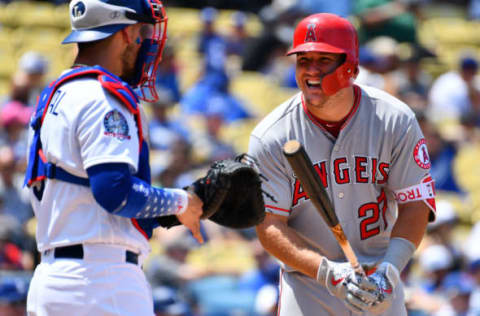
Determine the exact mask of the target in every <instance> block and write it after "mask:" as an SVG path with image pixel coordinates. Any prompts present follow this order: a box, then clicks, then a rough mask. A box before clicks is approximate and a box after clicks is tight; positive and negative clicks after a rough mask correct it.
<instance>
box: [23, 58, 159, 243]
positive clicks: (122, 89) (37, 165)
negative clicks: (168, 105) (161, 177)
mask: <svg viewBox="0 0 480 316" xmlns="http://www.w3.org/2000/svg"><path fill="white" fill-rule="evenodd" d="M85 77H91V78H95V79H97V80H98V81H99V82H100V84H101V85H102V87H103V88H104V89H105V90H106V91H108V92H109V93H110V94H112V95H113V96H115V97H116V98H117V100H118V101H120V103H122V104H123V105H124V106H125V107H126V108H127V109H128V110H129V111H130V113H132V114H133V115H134V117H135V121H136V123H137V130H138V142H139V145H140V146H139V147H140V148H139V160H138V161H139V167H138V172H137V174H136V175H135V176H136V177H138V178H140V179H142V180H144V181H146V182H147V183H149V184H150V182H151V179H150V165H149V153H148V145H147V142H146V141H145V140H144V139H143V133H142V122H141V117H140V110H139V108H138V102H139V100H138V98H137V96H136V94H135V92H134V91H133V90H132V89H131V88H130V87H129V86H128V85H127V84H126V83H125V82H123V81H122V80H121V79H120V78H119V77H117V76H115V75H114V74H112V73H110V72H109V71H107V70H105V69H103V68H102V67H100V66H94V67H82V68H76V69H73V70H71V71H69V72H67V73H65V74H64V75H62V76H61V77H60V78H58V79H57V80H55V81H53V82H52V83H51V84H50V85H48V86H47V87H46V88H45V89H44V90H43V91H42V93H41V94H40V97H39V99H38V102H37V107H36V110H35V113H34V115H33V117H32V119H31V122H30V126H31V127H32V128H33V130H34V136H33V139H32V144H31V145H30V150H29V156H28V165H27V170H26V172H25V179H24V186H25V185H26V186H28V187H31V188H32V190H33V192H34V193H35V196H36V197H37V198H38V200H41V199H42V196H43V190H44V187H45V184H44V181H45V180H46V179H56V180H60V181H65V182H69V183H74V184H78V185H83V186H87V187H88V186H90V183H89V180H88V178H82V177H78V176H75V175H73V174H71V173H69V172H67V171H65V170H64V169H62V168H60V167H58V166H56V165H55V164H53V163H51V162H48V161H47V159H46V157H45V155H44V153H43V151H42V142H41V139H40V129H41V127H42V124H43V120H44V118H45V115H46V114H47V111H48V107H49V105H50V104H51V103H52V102H55V101H60V100H55V98H56V96H55V92H56V91H57V89H58V88H59V87H60V86H61V85H62V84H64V83H66V82H68V81H71V80H75V79H79V78H85ZM35 183H39V185H35V186H33V187H32V185H34V184H35ZM132 222H133V224H134V225H135V227H139V224H138V221H137V220H135V219H132ZM147 235H148V234H147Z"/></svg>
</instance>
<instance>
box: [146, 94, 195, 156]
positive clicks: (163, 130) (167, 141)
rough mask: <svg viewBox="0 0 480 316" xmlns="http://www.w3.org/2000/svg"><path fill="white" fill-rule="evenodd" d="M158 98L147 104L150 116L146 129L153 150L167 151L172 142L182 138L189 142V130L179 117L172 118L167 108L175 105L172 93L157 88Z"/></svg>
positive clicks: (169, 108)
mask: <svg viewBox="0 0 480 316" xmlns="http://www.w3.org/2000/svg"><path fill="white" fill-rule="evenodd" d="M157 92H158V93H159V96H160V99H159V100H158V101H157V102H155V103H150V104H148V105H149V106H150V109H151V113H152V117H151V119H150V122H149V125H148V129H149V136H150V144H151V146H152V149H153V150H163V151H169V150H170V149H171V148H172V146H173V144H174V143H176V142H178V141H180V140H183V141H186V142H189V138H190V135H189V131H188V128H187V127H186V126H185V124H184V123H183V122H182V121H181V120H180V119H172V118H171V117H170V116H169V112H168V111H169V110H171V109H172V107H173V106H174V105H175V103H174V101H173V99H170V98H171V97H172V95H171V94H170V93H168V92H166V91H165V90H158V91H157Z"/></svg>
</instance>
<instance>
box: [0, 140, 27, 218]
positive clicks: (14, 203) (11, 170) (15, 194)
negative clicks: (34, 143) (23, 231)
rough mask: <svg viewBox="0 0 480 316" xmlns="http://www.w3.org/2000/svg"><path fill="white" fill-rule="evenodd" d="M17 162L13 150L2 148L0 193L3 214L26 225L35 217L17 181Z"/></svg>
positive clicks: (0, 152) (0, 150)
mask: <svg viewBox="0 0 480 316" xmlns="http://www.w3.org/2000/svg"><path fill="white" fill-rule="evenodd" d="M15 169H16V161H15V156H14V153H13V150H12V149H11V148H10V147H8V146H3V147H0V180H1V183H0V191H1V194H2V196H3V214H5V215H9V216H12V217H13V218H15V220H17V221H18V223H19V224H21V225H23V224H25V223H26V222H27V221H28V220H29V219H30V218H32V217H33V210H32V208H31V206H30V203H29V202H28V201H26V200H25V199H24V198H23V197H22V194H21V186H19V185H18V184H16V183H15V182H14V181H15V178H14V176H15Z"/></svg>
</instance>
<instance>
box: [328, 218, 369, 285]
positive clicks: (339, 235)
mask: <svg viewBox="0 0 480 316" xmlns="http://www.w3.org/2000/svg"><path fill="white" fill-rule="evenodd" d="M331 230H332V232H333V235H334V236H335V238H336V239H337V241H338V244H339V245H340V247H341V248H342V251H343V253H344V255H345V257H346V258H347V260H348V262H350V265H351V266H352V269H353V271H355V274H356V275H357V276H360V277H366V275H367V274H366V273H365V271H364V270H363V268H362V266H361V265H360V263H359V262H358V259H357V256H356V255H355V252H354V251H353V249H352V246H350V243H349V242H348V239H347V237H346V236H345V233H344V231H343V229H342V226H341V225H340V223H339V224H337V225H335V226H333V227H332V228H331Z"/></svg>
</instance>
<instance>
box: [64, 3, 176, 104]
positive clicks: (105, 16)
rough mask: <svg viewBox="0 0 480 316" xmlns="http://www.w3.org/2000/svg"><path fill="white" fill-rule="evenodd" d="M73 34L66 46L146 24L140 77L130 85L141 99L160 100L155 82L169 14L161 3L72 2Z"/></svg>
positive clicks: (140, 58) (139, 60)
mask: <svg viewBox="0 0 480 316" xmlns="http://www.w3.org/2000/svg"><path fill="white" fill-rule="evenodd" d="M70 20H71V23H72V32H71V33H70V34H69V35H68V36H67V37H66V38H65V40H64V41H63V42H62V44H68V43H84V42H93V41H98V40H101V39H104V38H107V37H109V36H111V35H113V34H115V33H116V32H118V31H120V30H122V29H124V28H125V27H127V26H128V25H131V24H136V23H139V22H142V23H146V24H145V25H144V26H143V27H142V29H141V42H140V43H139V44H140V45H141V47H140V50H139V53H138V57H137V60H136V66H135V68H136V70H135V73H136V76H135V78H133V79H132V80H130V82H128V83H129V84H130V85H131V86H132V87H133V88H135V89H136V92H137V94H138V96H139V98H140V99H142V100H144V101H148V102H155V101H157V100H158V95H157V92H156V90H155V79H156V72H157V68H158V64H159V63H160V60H161V59H162V52H163V48H164V46H165V41H166V39H167V15H166V13H165V9H164V7H163V4H162V2H161V1H160V0H73V1H71V2H70Z"/></svg>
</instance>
